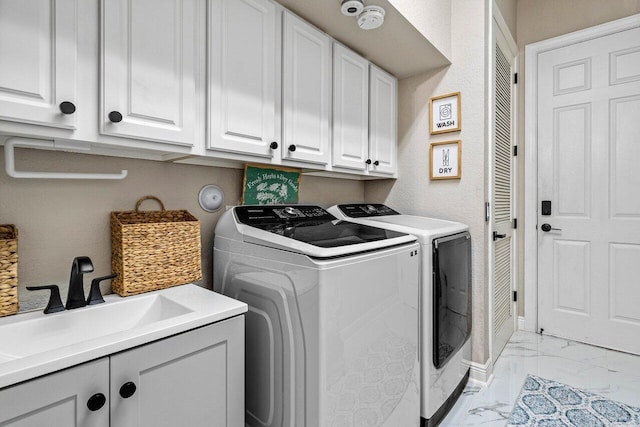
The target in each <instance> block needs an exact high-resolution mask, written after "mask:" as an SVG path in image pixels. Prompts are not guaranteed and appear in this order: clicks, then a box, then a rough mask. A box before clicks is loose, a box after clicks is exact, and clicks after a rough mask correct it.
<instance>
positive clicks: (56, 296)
mask: <svg viewBox="0 0 640 427" xmlns="http://www.w3.org/2000/svg"><path fill="white" fill-rule="evenodd" d="M42 289H47V290H50V291H51V294H50V295H49V302H48V303H47V306H46V307H45V309H44V314H49V313H57V312H59V311H64V305H62V299H61V298H60V289H59V288H58V285H44V286H27V290H29V291H39V290H42Z"/></svg>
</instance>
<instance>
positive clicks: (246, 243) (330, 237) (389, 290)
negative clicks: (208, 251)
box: [213, 205, 420, 427]
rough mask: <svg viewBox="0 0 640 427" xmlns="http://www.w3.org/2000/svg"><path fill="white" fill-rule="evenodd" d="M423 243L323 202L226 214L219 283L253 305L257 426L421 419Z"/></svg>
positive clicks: (218, 242)
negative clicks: (344, 217) (340, 214)
mask: <svg viewBox="0 0 640 427" xmlns="http://www.w3.org/2000/svg"><path fill="white" fill-rule="evenodd" d="M419 252H420V245H419V244H418V243H417V242H416V238H415V237H414V236H411V235H408V234H405V233H402V232H395V231H391V230H385V229H381V228H374V227H370V226H366V225H361V224H354V223H349V222H345V221H340V220H337V219H336V218H335V217H334V216H332V215H331V214H329V213H328V212H327V211H325V210H324V209H322V208H320V207H318V206H308V205H304V206H303V205H293V206H238V207H234V208H232V209H231V210H228V211H227V212H225V213H224V214H223V215H222V217H221V218H220V220H219V221H218V224H217V226H216V231H215V243H214V255H213V264H214V265H213V268H214V271H213V273H214V274H213V283H214V290H215V291H217V292H220V293H223V294H225V295H228V296H231V297H233V298H235V299H238V300H240V301H244V302H245V303H247V304H248V306H249V311H248V312H247V313H246V315H245V321H246V351H245V354H246V356H245V357H246V359H245V367H246V372H245V377H246V381H245V410H246V415H245V422H246V424H247V425H248V426H252V427H254V426H256V427H257V426H260V427H281V426H282V427H284V426H286V427H338V426H356V425H367V426H384V427H398V426H403V427H412V426H416V427H417V426H419V425H420V380H419V377H420V366H419V362H418V352H419V347H420V345H419V337H420V333H419V329H418V325H419V321H418V319H419V305H418V300H419V268H420V267H419V264H420V261H419V255H420V254H419Z"/></svg>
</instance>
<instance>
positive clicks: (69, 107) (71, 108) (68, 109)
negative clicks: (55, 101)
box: [58, 101, 76, 114]
mask: <svg viewBox="0 0 640 427" xmlns="http://www.w3.org/2000/svg"><path fill="white" fill-rule="evenodd" d="M58 108H60V112H61V113H62V114H73V113H75V112H76V106H75V105H73V102H69V101H63V102H61V103H60V105H58Z"/></svg>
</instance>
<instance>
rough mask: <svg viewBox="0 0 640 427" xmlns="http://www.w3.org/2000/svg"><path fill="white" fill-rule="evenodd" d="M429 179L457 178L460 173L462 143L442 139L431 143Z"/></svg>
mask: <svg viewBox="0 0 640 427" xmlns="http://www.w3.org/2000/svg"><path fill="white" fill-rule="evenodd" d="M430 158H431V173H430V177H431V179H459V178H460V176H461V173H462V143H461V142H460V141H443V142H434V143H432V144H431V150H430Z"/></svg>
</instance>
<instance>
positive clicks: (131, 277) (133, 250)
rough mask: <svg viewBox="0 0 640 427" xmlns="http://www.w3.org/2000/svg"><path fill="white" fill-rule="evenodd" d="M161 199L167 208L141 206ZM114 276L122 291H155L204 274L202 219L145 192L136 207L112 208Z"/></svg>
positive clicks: (115, 287) (116, 286)
mask: <svg viewBox="0 0 640 427" xmlns="http://www.w3.org/2000/svg"><path fill="white" fill-rule="evenodd" d="M148 199H152V200H156V201H157V202H158V203H159V204H160V207H161V208H162V210H160V211H140V204H141V203H142V202H143V201H145V200H148ZM111 268H112V270H113V272H114V273H118V276H117V277H116V278H115V279H114V280H113V281H112V282H111V287H112V289H113V291H114V292H116V293H117V294H119V295H121V296H127V295H135V294H139V293H142V292H149V291H155V290H157V289H164V288H168V287H171V286H176V285H182V284H185V283H190V282H194V281H197V280H200V279H201V278H202V270H201V254H200V222H199V221H198V219H197V218H196V217H194V216H193V215H191V214H190V213H189V212H187V211H184V210H180V211H168V210H165V208H164V204H163V203H162V201H160V199H158V198H157V197H154V196H145V197H143V198H141V199H140V200H138V202H137V203H136V209H135V210H133V211H124V212H111Z"/></svg>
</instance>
